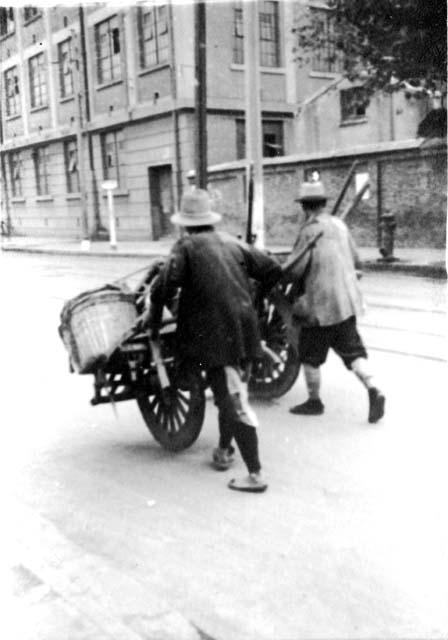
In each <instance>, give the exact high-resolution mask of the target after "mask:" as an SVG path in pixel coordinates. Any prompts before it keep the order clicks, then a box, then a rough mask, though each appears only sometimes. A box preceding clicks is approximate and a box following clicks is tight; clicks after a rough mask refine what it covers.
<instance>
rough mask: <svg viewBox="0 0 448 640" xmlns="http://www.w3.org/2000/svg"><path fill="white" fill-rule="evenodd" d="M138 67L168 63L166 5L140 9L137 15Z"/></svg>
mask: <svg viewBox="0 0 448 640" xmlns="http://www.w3.org/2000/svg"><path fill="white" fill-rule="evenodd" d="M138 26H139V40H140V67H141V68H142V69H145V68H146V67H152V66H154V65H157V64H162V63H163V62H167V61H168V55H169V41H168V15H167V7H166V5H159V6H152V7H141V8H140V9H139V15H138Z"/></svg>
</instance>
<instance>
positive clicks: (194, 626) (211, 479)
mask: <svg viewBox="0 0 448 640" xmlns="http://www.w3.org/2000/svg"><path fill="white" fill-rule="evenodd" d="M141 266H142V262H141V260H133V259H121V260H118V259H109V258H105V259H94V258H89V257H86V258H70V257H67V258H65V257H49V256H28V255H14V254H3V255H0V269H1V283H0V292H1V295H2V302H3V304H2V325H1V327H2V331H1V336H2V392H3V393H2V395H3V399H2V400H3V401H2V405H3V407H2V409H3V411H2V421H1V424H2V429H3V447H2V453H3V460H2V469H3V472H4V481H3V487H4V488H5V489H6V491H5V501H4V505H5V510H6V512H7V514H8V515H7V518H5V520H6V522H5V526H4V538H5V542H4V544H3V545H2V549H3V551H4V553H3V555H4V563H5V566H6V568H7V569H8V575H9V576H10V579H11V582H10V587H11V588H12V589H13V593H12V594H11V593H9V595H10V596H11V597H10V598H9V600H8V602H9V603H10V605H9V606H8V607H6V612H7V614H8V615H7V616H5V620H4V622H3V624H4V625H6V624H8V625H9V626H8V632H3V637H5V638H8V640H10V639H14V640H15V639H16V638H17V640H19V639H20V640H25V639H26V640H28V639H32V640H53V639H54V640H62V639H64V640H66V639H67V640H90V639H92V640H93V639H95V640H103V639H106V638H108V639H110V638H113V639H115V640H127V639H130V640H142V639H148V638H149V639H151V640H166V639H169V640H171V639H173V640H174V638H175V639H176V640H182V639H183V638H188V639H190V638H191V639H192V640H198V639H199V638H202V639H204V638H212V639H213V640H298V639H299V638H300V639H303V638H307V639H314V638H315V639H318V638H319V639H327V638H328V639H330V638H331V639H341V638H397V639H398V638H400V639H402V638H431V639H434V638H444V639H446V638H447V637H448V543H447V540H448V525H447V510H446V486H447V464H446V451H447V444H448V438H447V424H448V422H447V411H446V404H447V403H446V373H447V370H446V338H445V335H446V315H445V311H446V284H445V283H444V282H442V281H431V280H427V279H418V278H414V277H410V276H400V275H392V274H388V273H384V274H372V273H369V274H367V275H365V276H364V279H363V288H364V291H365V297H366V305H367V310H366V315H365V316H364V317H363V319H362V322H361V329H362V333H363V335H364V337H365V340H366V343H367V345H368V347H369V354H370V359H371V364H372V367H373V368H374V370H375V372H376V374H377V378H378V381H379V382H380V384H381V387H382V388H383V389H384V391H385V394H386V396H387V406H386V416H385V418H384V420H382V421H381V422H380V423H378V424H377V425H369V424H368V423H367V397H366V394H365V391H364V390H363V388H362V387H361V386H360V384H359V382H358V381H357V380H356V379H355V378H354V376H353V375H352V374H350V373H349V372H347V371H346V370H345V368H344V367H343V366H342V364H341V363H340V362H339V361H338V360H337V359H336V357H334V356H331V357H330V359H329V361H328V363H327V365H326V366H325V368H324V370H323V383H324V386H323V400H324V402H325V405H326V412H325V414H324V415H323V416H319V417H301V418H299V417H297V416H292V415H291V414H289V413H288V408H289V407H290V406H291V405H293V404H296V403H297V402H299V401H302V400H303V399H305V397H306V393H305V388H304V382H303V379H302V377H301V376H300V377H299V380H298V381H297V383H296V384H295V386H294V387H293V389H292V390H291V391H290V392H289V393H288V394H286V396H284V397H283V398H281V399H280V400H278V401H275V402H271V403H264V404H262V403H258V404H257V405H256V409H257V413H258V415H259V418H260V421H261V423H262V426H261V428H260V442H261V457H262V463H263V466H264V471H265V474H266V476H267V478H268V480H269V483H270V486H269V489H268V491H267V492H266V494H262V495H258V496H254V495H244V494H238V493H235V492H231V491H229V490H228V489H227V488H226V483H227V481H228V480H229V479H230V478H231V477H232V476H233V474H234V473H235V474H237V473H242V472H243V465H242V463H241V461H240V460H238V462H237V464H236V467H235V469H232V470H230V471H228V472H225V473H217V472H215V471H213V470H212V469H211V468H210V464H209V461H210V455H211V450H212V448H213V446H215V443H216V438H217V427H216V412H215V408H214V406H213V404H212V402H210V401H209V402H208V406H207V414H206V421H205V424H204V427H203V431H202V433H201V436H200V438H199V440H198V442H197V443H196V444H195V445H194V446H193V447H192V448H191V449H189V450H188V451H186V452H184V453H183V454H181V455H170V454H169V453H167V452H165V451H163V450H162V449H161V448H160V447H159V446H158V445H157V444H156V443H155V441H154V440H153V439H152V438H151V436H150V434H149V433H148V432H147V430H146V427H145V425H144V423H143V421H142V419H141V417H140V414H139V412H138V409H137V406H136V404H135V403H134V402H125V403H122V404H120V405H118V406H117V415H116V416H115V415H114V412H113V411H112V409H111V407H110V406H99V407H95V408H92V407H90V405H89V400H90V398H91V396H92V380H91V377H90V376H76V375H73V374H70V373H69V371H68V367H67V358H66V354H65V352H64V349H63V347H62V344H61V343H60V341H59V337H58V335H57V324H58V315H59V312H60V309H61V307H62V303H63V302H64V300H66V299H68V298H71V297H73V296H74V295H77V294H78V293H79V292H80V291H83V290H86V289H89V288H93V287H95V286H98V285H100V284H103V283H104V282H105V281H111V280H113V279H114V278H117V277H120V276H122V275H124V274H125V273H127V272H130V271H132V270H134V269H138V268H139V267H141ZM7 620H9V621H8V623H7V622H6V621H7Z"/></svg>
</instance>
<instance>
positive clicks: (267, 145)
mask: <svg viewBox="0 0 448 640" xmlns="http://www.w3.org/2000/svg"><path fill="white" fill-rule="evenodd" d="M262 127H263V158H273V157H275V156H282V155H284V150H283V122H278V121H275V120H273V121H271V122H269V121H267V120H264V121H263V122H262Z"/></svg>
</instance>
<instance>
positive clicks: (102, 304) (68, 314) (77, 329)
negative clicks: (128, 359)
mask: <svg viewBox="0 0 448 640" xmlns="http://www.w3.org/2000/svg"><path fill="white" fill-rule="evenodd" d="M136 318H137V310H136V307H135V296H134V294H132V293H129V292H127V291H123V290H122V289H120V288H118V287H114V286H112V285H108V286H106V287H102V288H101V289H96V290H94V291H87V292H86V293H83V294H81V295H80V296H78V297H77V298H74V299H73V300H70V301H69V302H67V303H66V304H65V305H64V308H63V310H62V313H61V326H60V327H59V333H60V335H61V338H62V340H63V342H64V344H65V346H66V348H67V351H68V352H69V355H70V361H71V363H72V365H73V368H74V369H75V371H77V372H78V373H92V372H93V371H95V369H96V367H97V366H98V364H99V363H101V362H104V361H105V360H106V359H107V358H108V357H109V356H110V355H111V353H112V352H113V351H114V350H115V349H116V348H117V346H118V345H119V344H120V342H121V340H122V338H123V336H124V335H125V333H126V332H127V331H129V329H130V328H131V327H132V325H133V324H134V323H135V320H136Z"/></svg>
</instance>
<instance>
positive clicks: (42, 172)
mask: <svg viewBox="0 0 448 640" xmlns="http://www.w3.org/2000/svg"><path fill="white" fill-rule="evenodd" d="M32 157H33V162H34V175H35V177H36V191H37V195H38V196H43V195H47V194H48V193H49V192H50V190H49V187H48V175H49V173H48V147H37V148H36V149H34V151H33V154H32Z"/></svg>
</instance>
